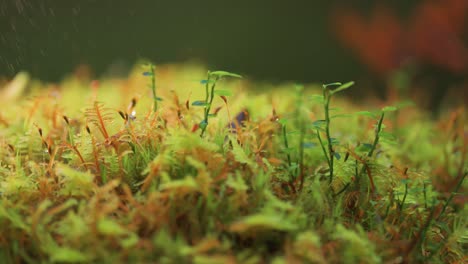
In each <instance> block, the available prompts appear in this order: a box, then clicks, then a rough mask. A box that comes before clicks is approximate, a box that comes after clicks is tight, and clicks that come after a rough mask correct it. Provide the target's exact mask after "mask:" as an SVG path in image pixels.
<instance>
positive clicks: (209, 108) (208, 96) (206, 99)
mask: <svg viewBox="0 0 468 264" xmlns="http://www.w3.org/2000/svg"><path fill="white" fill-rule="evenodd" d="M210 77H211V76H210V74H209V72H208V79H207V80H206V86H205V90H206V95H205V103H206V104H207V105H206V106H205V116H204V119H203V121H202V122H204V125H203V126H202V128H201V129H202V131H201V133H200V137H203V135H204V134H205V131H206V128H207V127H208V117H209V114H210V110H211V106H212V104H213V99H214V96H215V94H214V90H215V87H216V82H217V81H218V80H219V76H216V79H215V80H214V81H213V85H211V92H208V85H209V83H210ZM208 98H209V100H210V101H209V102H208Z"/></svg>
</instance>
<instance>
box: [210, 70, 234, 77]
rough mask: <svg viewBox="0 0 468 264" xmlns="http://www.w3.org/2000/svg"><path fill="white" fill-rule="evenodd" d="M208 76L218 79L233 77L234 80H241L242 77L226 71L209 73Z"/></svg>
mask: <svg viewBox="0 0 468 264" xmlns="http://www.w3.org/2000/svg"><path fill="white" fill-rule="evenodd" d="M210 75H212V76H218V77H225V76H229V77H234V78H242V76H241V75H239V74H235V73H232V72H227V71H214V72H210Z"/></svg>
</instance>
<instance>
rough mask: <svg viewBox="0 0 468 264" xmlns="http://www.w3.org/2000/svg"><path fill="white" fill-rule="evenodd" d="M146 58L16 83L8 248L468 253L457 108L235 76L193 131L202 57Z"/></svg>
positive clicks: (429, 256) (15, 258) (6, 251)
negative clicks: (117, 71) (127, 66)
mask: <svg viewBox="0 0 468 264" xmlns="http://www.w3.org/2000/svg"><path fill="white" fill-rule="evenodd" d="M144 71H145V70H142V69H141V68H139V67H137V68H136V69H135V70H134V71H133V72H132V73H131V74H130V75H129V77H128V78H127V79H103V80H100V82H99V83H98V82H93V83H92V84H91V85H90V84H89V82H88V81H83V80H81V79H80V78H77V77H76V76H71V77H69V78H67V79H65V80H64V81H63V82H62V83H60V84H58V85H48V84H43V83H40V82H38V81H29V82H28V84H27V85H23V84H21V82H20V81H18V80H17V83H11V84H10V85H9V86H5V88H4V89H3V95H4V96H3V97H2V99H0V100H2V101H1V103H2V112H1V115H0V121H1V124H0V126H1V130H0V135H1V141H0V144H1V146H0V164H1V166H0V199H1V203H0V234H1V236H0V262H1V263H67V262H68V263H418V262H421V263H423V262H424V263H462V262H464V261H467V257H466V255H465V253H466V252H467V240H468V231H467V227H466V225H467V219H468V218H467V207H466V205H465V201H466V194H464V192H465V191H466V183H464V178H465V177H466V174H467V165H466V161H467V156H466V155H467V145H468V139H467V132H466V131H467V125H466V120H467V116H466V111H465V109H464V108H463V107H461V108H457V109H453V111H449V112H448V114H445V115H443V116H442V117H441V118H440V119H439V120H432V119H430V118H429V115H428V114H427V113H424V112H423V111H420V110H418V108H417V107H416V106H414V105H413V106H410V105H407V106H403V104H399V103H396V102H380V103H377V102H376V101H371V100H369V103H368V104H367V105H365V106H363V105H355V104H353V103H351V102H349V101H347V100H346V99H345V97H344V96H343V95H342V93H340V94H337V95H335V96H334V97H333V98H332V100H331V102H330V109H329V114H330V117H329V126H328V128H327V124H326V119H325V118H324V116H325V112H324V99H325V98H324V96H323V95H322V94H323V90H322V87H321V86H320V85H305V86H304V87H296V88H295V86H294V85H293V84H285V85H282V86H281V87H273V86H272V87H269V86H267V85H264V84H263V85H261V86H262V87H259V85H257V84H254V83H249V82H248V81H246V80H244V79H233V80H231V79H228V78H226V80H219V82H218V83H217V86H216V89H222V90H223V91H230V92H229V93H231V94H232V95H231V96H227V95H228V93H227V92H222V93H219V94H218V95H217V96H216V97H215V98H214V101H213V105H212V107H211V111H210V113H208V114H209V118H208V117H207V118H206V120H209V122H208V123H207V126H206V133H204V134H203V133H202V134H203V136H200V131H201V128H200V124H201V122H202V121H203V120H205V116H204V109H205V107H206V105H198V106H197V103H195V104H194V103H193V102H195V101H197V100H203V99H205V98H208V97H207V95H206V94H205V92H206V90H205V84H206V81H205V83H204V82H203V81H202V83H200V81H201V80H203V79H205V76H206V71H205V70H204V69H202V68H200V67H194V66H164V67H157V69H156V92H157V96H158V97H160V98H162V101H159V102H158V104H157V107H158V108H157V109H154V104H153V102H154V100H153V97H152V96H153V95H152V92H151V89H150V88H148V87H147V86H148V83H150V81H149V79H148V76H144V75H145V74H142V73H143V72H144ZM23 77H24V76H23ZM24 78H26V77H24ZM209 84H210V83H208V85H209ZM15 85H16V86H15ZM358 85H359V84H358ZM24 87H27V89H25V90H26V91H23V88H24ZM344 92H346V93H352V88H350V89H348V90H346V91H343V93H344ZM20 94H21V95H20ZM223 94H224V95H223ZM219 95H222V97H221V96H219ZM387 105H391V106H392V107H387V108H384V106H387ZM393 106H396V107H393ZM375 109H377V110H375ZM154 110H156V111H154ZM383 114H385V115H383ZM384 116H385V118H384ZM379 118H382V122H381V126H380V129H379V127H378V126H377V125H378V123H379ZM231 122H234V123H231ZM233 128H234V129H233ZM327 130H329V134H330V137H329V138H327ZM319 136H320V139H319ZM376 138H377V139H376ZM320 140H322V144H321V143H320ZM330 141H331V145H330ZM322 147H323V148H322ZM330 150H331V152H330ZM330 159H332V160H333V161H334V162H333V163H332V164H333V165H332V166H333V168H332V170H331V169H330ZM330 171H332V172H331V173H330ZM330 176H332V177H330Z"/></svg>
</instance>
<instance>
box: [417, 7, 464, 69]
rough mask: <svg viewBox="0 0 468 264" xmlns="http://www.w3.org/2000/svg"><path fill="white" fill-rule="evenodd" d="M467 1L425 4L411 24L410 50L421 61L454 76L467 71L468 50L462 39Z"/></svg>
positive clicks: (418, 8)
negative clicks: (447, 71)
mask: <svg viewBox="0 0 468 264" xmlns="http://www.w3.org/2000/svg"><path fill="white" fill-rule="evenodd" d="M467 14H468V1H467V0H445V1H426V2H425V3H424V4H422V5H420V6H418V7H417V9H416V10H415V12H414V15H413V17H412V20H411V21H410V22H411V24H410V28H409V34H408V38H409V40H410V43H409V45H410V48H411V50H412V51H413V53H414V54H415V56H416V57H417V58H419V59H421V60H422V61H425V62H428V63H430V64H434V65H438V66H440V67H443V68H445V69H447V70H450V71H452V72H454V73H462V72H463V71H464V70H466V69H467V63H468V49H467V47H466V43H464V42H463V40H462V34H463V30H464V27H465V28H466V25H467V24H466V23H468V22H467V21H466V20H467V19H466V17H467Z"/></svg>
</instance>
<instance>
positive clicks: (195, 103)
mask: <svg viewBox="0 0 468 264" xmlns="http://www.w3.org/2000/svg"><path fill="white" fill-rule="evenodd" d="M192 105H193V106H207V105H208V104H207V103H206V102H205V101H204V100H203V101H194V102H192Z"/></svg>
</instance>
